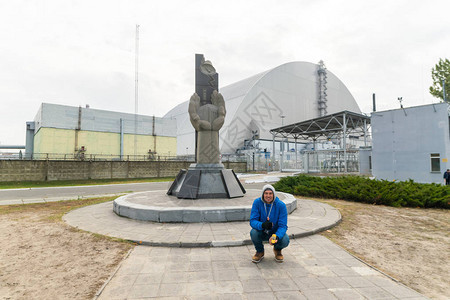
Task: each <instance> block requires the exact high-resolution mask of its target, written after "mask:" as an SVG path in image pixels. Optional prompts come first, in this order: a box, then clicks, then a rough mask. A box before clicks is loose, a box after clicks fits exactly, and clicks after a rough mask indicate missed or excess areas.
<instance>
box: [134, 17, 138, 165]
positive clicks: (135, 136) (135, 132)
mask: <svg viewBox="0 0 450 300" xmlns="http://www.w3.org/2000/svg"><path fill="white" fill-rule="evenodd" d="M138 67H139V25H138V24H136V45H135V62H134V69H135V73H134V78H135V82H134V158H135V159H136V155H137V127H138V119H137V118H138V103H139V102H138V99H139V79H138V78H139V72H138V71H139V68H138Z"/></svg>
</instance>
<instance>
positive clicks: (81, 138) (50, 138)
mask: <svg viewBox="0 0 450 300" xmlns="http://www.w3.org/2000/svg"><path fill="white" fill-rule="evenodd" d="M134 137H135V135H133V134H125V135H124V148H123V154H124V155H130V156H132V155H134V152H135V151H134V147H135V138H134ZM155 141H156V144H155ZM136 145H137V151H136V154H137V155H148V151H149V150H150V149H151V150H152V151H155V146H156V153H157V155H160V156H167V155H171V156H175V155H176V151H177V139H176V138H175V137H165V136H152V135H137V136H136ZM81 146H84V147H85V149H86V152H85V155H91V154H92V155H94V154H96V155H105V156H111V155H113V156H119V155H120V134H119V133H109V132H98V131H83V130H81V131H79V132H78V149H80V148H81ZM34 153H55V154H56V153H57V154H73V153H75V130H67V129H57V128H44V127H41V128H40V129H39V131H38V132H37V133H36V134H35V136H34ZM105 158H106V157H105Z"/></svg>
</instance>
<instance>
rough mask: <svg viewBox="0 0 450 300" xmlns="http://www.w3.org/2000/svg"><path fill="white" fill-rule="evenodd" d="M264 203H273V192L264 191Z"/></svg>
mask: <svg viewBox="0 0 450 300" xmlns="http://www.w3.org/2000/svg"><path fill="white" fill-rule="evenodd" d="M264 201H266V202H267V203H271V202H272V201H273V192H272V191H271V190H267V191H264Z"/></svg>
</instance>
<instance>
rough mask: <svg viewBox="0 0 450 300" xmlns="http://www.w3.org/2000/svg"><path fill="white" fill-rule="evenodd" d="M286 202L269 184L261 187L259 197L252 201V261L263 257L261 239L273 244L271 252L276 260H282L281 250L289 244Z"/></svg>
mask: <svg viewBox="0 0 450 300" xmlns="http://www.w3.org/2000/svg"><path fill="white" fill-rule="evenodd" d="M287 216H288V213H287V209H286V204H284V202H282V201H281V200H280V199H278V197H276V196H275V189H274V188H273V186H271V185H270V184H266V185H265V186H264V187H263V192H262V195H261V197H260V198H258V199H256V200H255V201H253V206H252V211H251V213H250V226H251V227H252V230H251V231H250V237H251V238H252V242H253V245H255V249H256V253H255V255H253V257H252V261H253V262H254V263H259V262H260V261H261V260H262V259H263V258H264V246H263V241H269V244H270V245H273V252H274V254H275V260H276V261H277V262H283V255H282V254H281V250H282V249H284V248H286V247H287V246H288V245H289V237H288V235H287V234H286V231H287V228H288V227H287Z"/></svg>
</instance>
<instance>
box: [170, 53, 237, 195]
mask: <svg viewBox="0 0 450 300" xmlns="http://www.w3.org/2000/svg"><path fill="white" fill-rule="evenodd" d="M218 89H219V75H218V74H217V72H216V69H215V68H214V67H213V65H212V64H211V62H210V61H208V60H206V61H205V59H204V57H203V55H202V54H196V55H195V93H194V94H193V95H192V96H191V99H190V101H189V108H188V112H189V117H190V120H191V124H192V126H194V128H195V140H196V142H195V143H196V144H195V145H196V147H195V148H196V150H195V155H196V163H195V164H191V165H190V166H189V169H188V170H181V171H180V173H178V175H177V177H176V179H175V181H174V182H173V183H172V185H171V186H170V188H169V190H168V191H167V194H168V195H173V196H176V197H178V198H180V199H199V198H203V199H204V198H236V197H242V196H244V194H245V189H244V187H243V186H242V184H241V183H240V182H239V179H238V178H237V176H236V174H235V173H234V172H233V170H231V169H225V168H224V166H223V164H222V163H221V162H220V150H219V130H220V128H222V126H223V123H224V122H225V115H226V110H225V101H224V99H223V96H222V95H221V94H220V93H219V92H218Z"/></svg>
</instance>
